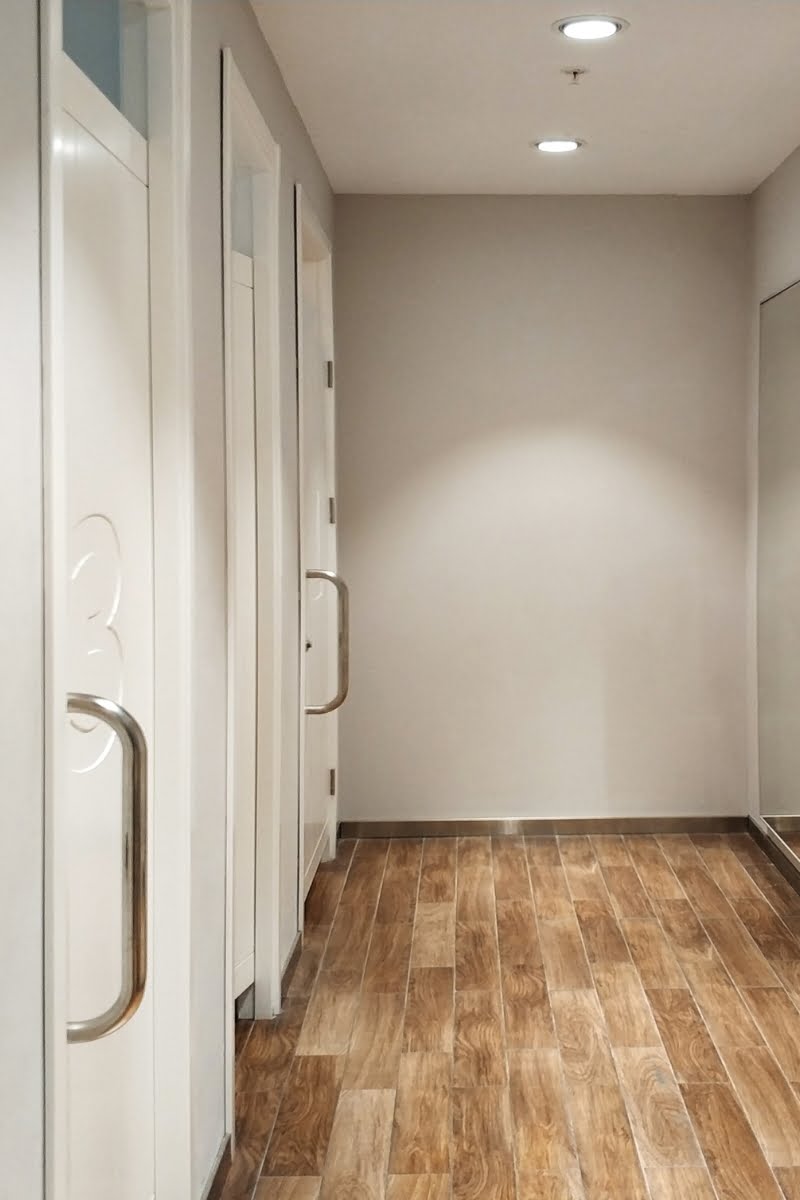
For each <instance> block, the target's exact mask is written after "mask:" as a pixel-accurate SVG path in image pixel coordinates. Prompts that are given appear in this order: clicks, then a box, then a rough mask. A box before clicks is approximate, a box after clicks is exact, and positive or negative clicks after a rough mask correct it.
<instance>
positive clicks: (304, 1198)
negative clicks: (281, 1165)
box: [255, 1175, 322, 1200]
mask: <svg viewBox="0 0 800 1200" xmlns="http://www.w3.org/2000/svg"><path fill="white" fill-rule="evenodd" d="M321 1184H322V1180H321V1179H313V1178H312V1177H311V1176H310V1175H307V1176H306V1177H305V1178H299V1179H279V1178H277V1177H274V1178H272V1179H262V1180H261V1181H260V1182H259V1185H258V1187H257V1188H256V1194H255V1200H317V1197H318V1196H319V1189H320V1186H321Z"/></svg>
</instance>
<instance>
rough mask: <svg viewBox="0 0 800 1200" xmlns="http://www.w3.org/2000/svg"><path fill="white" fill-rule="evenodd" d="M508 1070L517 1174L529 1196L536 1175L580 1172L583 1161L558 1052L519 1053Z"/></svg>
mask: <svg viewBox="0 0 800 1200" xmlns="http://www.w3.org/2000/svg"><path fill="white" fill-rule="evenodd" d="M508 1069H509V1076H510V1086H509V1091H510V1098H511V1118H512V1123H513V1128H514V1139H515V1145H516V1160H517V1171H518V1173H519V1180H520V1191H521V1194H522V1195H523V1196H525V1195H527V1192H528V1190H532V1184H531V1183H530V1182H529V1181H530V1177H531V1176H532V1175H536V1174H539V1173H540V1172H547V1173H551V1174H555V1175H562V1174H563V1175H570V1174H574V1173H575V1172H576V1171H577V1170H578V1160H577V1156H576V1153H575V1147H574V1144H573V1140H572V1132H571V1129H570V1121H569V1114H568V1111H567V1095H566V1090H565V1085H564V1076H563V1072H562V1070H561V1056H560V1055H559V1053H558V1051H557V1050H519V1051H514V1052H513V1053H511V1054H509V1057H508Z"/></svg>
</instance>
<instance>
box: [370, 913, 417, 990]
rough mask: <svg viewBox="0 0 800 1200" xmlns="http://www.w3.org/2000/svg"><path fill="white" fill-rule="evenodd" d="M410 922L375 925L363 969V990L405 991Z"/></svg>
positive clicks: (409, 949)
mask: <svg viewBox="0 0 800 1200" xmlns="http://www.w3.org/2000/svg"><path fill="white" fill-rule="evenodd" d="M412 933H413V927H412V926H411V925H405V924H404V925H375V927H374V929H373V931H372V941H371V943H370V947H369V953H368V955H367V965H366V968H365V970H364V983H363V987H364V991H365V992H405V990H406V983H407V982H408V964H409V959H410V957H411V935H412Z"/></svg>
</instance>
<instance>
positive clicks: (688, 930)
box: [655, 900, 716, 966]
mask: <svg viewBox="0 0 800 1200" xmlns="http://www.w3.org/2000/svg"><path fill="white" fill-rule="evenodd" d="M655 908H656V913H657V915H658V918H659V920H660V921H661V927H662V929H663V930H664V933H665V934H666V937H667V941H668V942H669V945H670V948H671V950H672V952H673V954H674V955H675V957H676V958H677V960H678V962H679V963H680V964H681V966H683V965H684V964H685V963H696V962H713V961H714V959H715V958H716V951H715V950H714V947H713V946H712V944H711V941H710V940H709V937H708V934H707V933H706V931H705V929H704V928H703V923H702V921H701V920H700V918H699V917H698V915H697V913H696V912H695V911H694V909H693V908H692V906H691V904H690V903H689V901H688V900H666V901H661V902H659V903H657V904H656V906H655Z"/></svg>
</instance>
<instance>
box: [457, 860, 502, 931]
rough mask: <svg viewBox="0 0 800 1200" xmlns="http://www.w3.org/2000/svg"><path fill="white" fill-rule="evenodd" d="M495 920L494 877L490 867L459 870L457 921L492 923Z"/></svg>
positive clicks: (461, 868)
mask: <svg viewBox="0 0 800 1200" xmlns="http://www.w3.org/2000/svg"><path fill="white" fill-rule="evenodd" d="M493 918H494V875H493V874H492V868H491V867H490V866H474V867H461V866H459V868H458V896H457V899H456V920H458V921H491V920H492V919H493Z"/></svg>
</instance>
